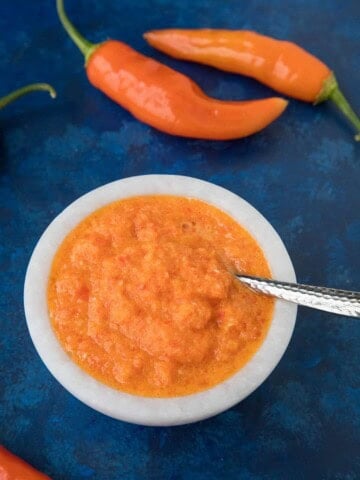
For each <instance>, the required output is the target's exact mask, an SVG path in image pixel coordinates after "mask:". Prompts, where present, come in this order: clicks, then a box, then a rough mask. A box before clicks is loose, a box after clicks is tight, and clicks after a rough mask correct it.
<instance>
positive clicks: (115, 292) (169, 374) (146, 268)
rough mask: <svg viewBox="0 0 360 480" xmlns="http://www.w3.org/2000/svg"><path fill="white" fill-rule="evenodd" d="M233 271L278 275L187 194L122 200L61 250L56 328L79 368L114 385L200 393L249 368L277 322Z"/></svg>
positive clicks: (52, 305)
mask: <svg viewBox="0 0 360 480" xmlns="http://www.w3.org/2000/svg"><path fill="white" fill-rule="evenodd" d="M234 271H240V272H246V273H247V274H249V275H257V276H263V277H269V276H270V270H269V267H268V265H267V262H266V259H265V257H264V255H263V253H262V250H261V249H260V247H259V245H258V244H257V243H256V241H255V240H254V239H253V238H252V237H251V235H250V234H249V233H248V232H247V231H246V230H245V229H243V228H242V227H241V226H240V225H239V224H238V223H236V222H235V221H234V220H233V219H232V218H231V217H229V216H228V215H227V214H225V213H224V212H222V211H220V210H218V209H217V208H215V207H213V206H211V205H208V204H206V203H204V202H202V201H200V200H195V199H188V198H184V197H175V196H165V195H159V196H139V197H133V198H129V199H125V200H120V201H117V202H115V203H112V204H109V205H107V206H105V207H103V208H101V209H99V210H97V211H95V212H94V213H92V214H91V215H89V216H88V217H87V218H85V219H84V220H83V221H82V222H81V223H80V224H79V225H78V226H77V227H76V228H74V229H73V230H72V231H71V232H70V233H69V234H68V236H67V237H66V238H65V240H64V241H63V243H62V244H61V246H60V248H59V250H58V252H57V253H56V255H55V258H54V261H53V265H52V269H51V274H50V279H49V285H48V308H49V314H50V319H51V323H52V326H53V329H54V331H55V333H56V335H57V337H58V339H59V341H60V343H61V345H62V347H63V348H64V350H65V351H66V352H67V353H68V354H69V355H70V357H71V358H72V360H73V361H74V362H76V363H77V364H78V365H79V366H80V367H81V368H82V369H83V370H85V371H86V372H88V373H89V374H90V375H92V376H93V377H95V378H96V379H98V380H100V381H102V382H104V383H106V384H107V385H110V386H111V387H114V388H116V389H118V390H122V391H125V392H128V393H132V394H136V395H142V396H148V397H171V396H179V395H186V394H191V393H195V392H198V391H201V390H204V389H207V388H209V387H212V386H214V385H216V384H217V383H219V382H222V381H223V380H225V379H226V378H228V377H229V376H231V375H232V374H234V373H235V372H236V371H237V370H239V369H240V368H241V367H243V366H244V364H245V363H246V362H247V361H248V360H249V359H250V358H251V357H252V355H253V354H254V353H255V352H256V350H257V349H258V348H259V346H260V345H261V343H262V341H263V340H264V337H265V335H266V333H267V330H268V328H269V325H270V322H271V318H272V314H273V300H272V299H270V298H266V297H264V296H261V295H257V294H256V293H253V292H251V291H250V290H249V289H248V288H247V287H244V286H242V285H241V284H240V283H239V282H238V281H237V280H236V279H235V278H234V277H233V275H232V273H231V272H234Z"/></svg>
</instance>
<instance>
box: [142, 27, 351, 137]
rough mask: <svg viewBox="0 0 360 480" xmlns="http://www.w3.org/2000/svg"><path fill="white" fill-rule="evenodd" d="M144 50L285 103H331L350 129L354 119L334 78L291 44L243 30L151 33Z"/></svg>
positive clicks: (310, 57) (169, 30) (176, 30)
mask: <svg viewBox="0 0 360 480" xmlns="http://www.w3.org/2000/svg"><path fill="white" fill-rule="evenodd" d="M144 37H145V39H146V40H147V41H148V43H149V44H150V45H152V46H153V47H155V48H157V49H158V50H161V51H162V52H165V53H167V54H168V55H171V56H172V57H175V58H179V59H183V60H190V61H192V62H198V63H203V64H205V65H211V66H213V67H216V68H219V69H220V70H225V71H227V72H233V73H240V74H243V75H247V76H249V77H252V78H255V79H256V80H259V81H260V82H262V83H264V84H265V85H268V86H269V87H271V88H273V89H274V90H277V91H278V92H281V93H283V94H285V95H288V96H289V97H293V98H297V99H299V100H303V101H305V102H312V103H314V104H317V103H320V102H323V101H324V100H332V101H333V102H334V103H335V105H336V106H337V107H338V108H339V109H340V110H341V111H342V113H343V114H344V115H345V117H346V118H347V119H348V120H349V121H350V123H352V125H353V126H354V128H355V129H356V132H357V135H356V136H355V139H356V140H360V119H359V117H358V116H357V115H356V114H355V112H354V111H353V110H352V108H351V107H350V105H349V103H348V102H347V100H346V99H345V97H344V95H343V94H342V92H341V91H340V89H339V87H338V84H337V81H336V78H335V76H334V73H333V72H332V71H331V70H330V69H329V68H328V67H327V66H326V65H325V64H324V63H323V62H321V61H320V60H319V59H318V58H316V57H314V56H313V55H311V54H310V53H309V52H306V51H305V50H304V49H302V48H301V47H299V46H298V45H295V44H294V43H291V42H285V41H280V40H276V39H274V38H271V37H267V36H264V35H260V34H258V33H256V32H251V31H246V30H233V31H232V30H211V29H203V30H202V29H199V30H181V29H167V30H154V31H151V32H147V33H145V35H144Z"/></svg>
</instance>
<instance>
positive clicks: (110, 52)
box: [56, 0, 287, 140]
mask: <svg viewBox="0 0 360 480" xmlns="http://www.w3.org/2000/svg"><path fill="white" fill-rule="evenodd" d="M56 5H57V11H58V15H59V18H60V21H61V23H62V25H63V27H64V28H65V30H66V31H67V33H68V34H69V35H70V37H71V38H72V40H73V41H74V42H75V44H76V45H77V46H78V47H79V49H80V50H81V52H82V53H83V54H84V56H85V67H86V73H87V76H88V79H89V81H90V83H92V85H94V86H95V87H96V88H98V89H99V90H101V91H102V92H103V93H105V94H106V95H107V96H108V97H110V98H111V99H112V100H114V101H115V102H117V103H118V104H120V105H121V106H122V107H124V108H125V109H126V110H128V111H130V112H131V113H132V114H133V115H134V117H136V118H137V119H139V120H141V121H143V122H145V123H147V124H149V125H151V126H153V127H155V128H157V129H158V130H161V131H163V132H166V133H169V134H171V135H179V136H183V137H192V138H202V139H213V140H227V139H233V138H241V137H245V136H247V135H251V134H253V133H255V132H258V131H259V130H261V129H263V128H264V127H266V126H267V125H269V124H270V123H271V122H272V121H273V120H275V119H276V118H277V117H278V116H279V115H280V114H281V113H282V112H283V111H284V109H285V107H286V106H287V101H286V100H283V99H281V98H268V99H264V100H254V101H247V102H224V101H220V100H216V99H213V98H210V97H208V96H207V95H205V93H204V92H203V91H202V90H201V89H200V87H198V86H197V85H196V84H195V83H194V82H193V81H192V80H190V79H189V78H188V77H186V76H185V75H182V74H180V73H178V72H176V71H175V70H172V69H171V68H169V67H167V66H165V65H162V64H161V63H159V62H157V61H155V60H153V59H151V58H148V57H145V56H144V55H142V54H140V53H138V52H137V51H135V50H133V49H132V48H131V47H129V46H127V45H126V44H124V43H122V42H118V41H114V40H108V41H105V42H103V43H100V44H98V45H94V44H92V43H90V42H88V41H87V40H86V39H85V38H84V37H82V35H81V34H80V33H79V32H78V31H77V30H76V29H75V27H74V26H73V25H72V24H71V23H70V21H69V19H68V17H67V16H66V14H65V11H64V5H63V0H57V2H56Z"/></svg>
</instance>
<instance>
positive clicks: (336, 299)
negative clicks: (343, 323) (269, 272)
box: [236, 275, 360, 317]
mask: <svg viewBox="0 0 360 480" xmlns="http://www.w3.org/2000/svg"><path fill="white" fill-rule="evenodd" d="M236 278H238V280H240V281H241V282H242V283H244V284H246V285H247V286H249V287H250V288H251V289H253V290H256V291H257V292H261V293H265V294H266V295H271V296H272V297H276V298H281V299H282V300H287V301H288V302H292V303H297V304H298V305H304V306H305V307H311V308H317V309H318V310H325V311H326V312H332V313H337V314H339V315H347V316H349V317H360V292H351V291H349V290H338V289H335V288H326V287H315V286H311V285H301V284H297V283H287V282H279V281H277V280H269V279H266V278H259V277H249V276H247V275H236Z"/></svg>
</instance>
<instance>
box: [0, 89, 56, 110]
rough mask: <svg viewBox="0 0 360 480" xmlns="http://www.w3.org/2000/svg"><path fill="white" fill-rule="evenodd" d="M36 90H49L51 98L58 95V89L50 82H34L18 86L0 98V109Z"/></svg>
mask: <svg viewBox="0 0 360 480" xmlns="http://www.w3.org/2000/svg"><path fill="white" fill-rule="evenodd" d="M36 91H43V92H49V94H50V96H51V98H55V97H56V91H55V90H54V88H53V87H52V86H51V85H49V84H48V83H32V84H31V85H26V86H25V87H21V88H18V89H17V90H14V91H13V92H11V93H9V94H8V95H6V96H5V97H2V98H0V109H1V108H4V107H6V105H8V104H9V103H11V102H13V101H15V100H17V99H18V98H20V97H22V96H24V95H27V94H28V93H31V92H36Z"/></svg>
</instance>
